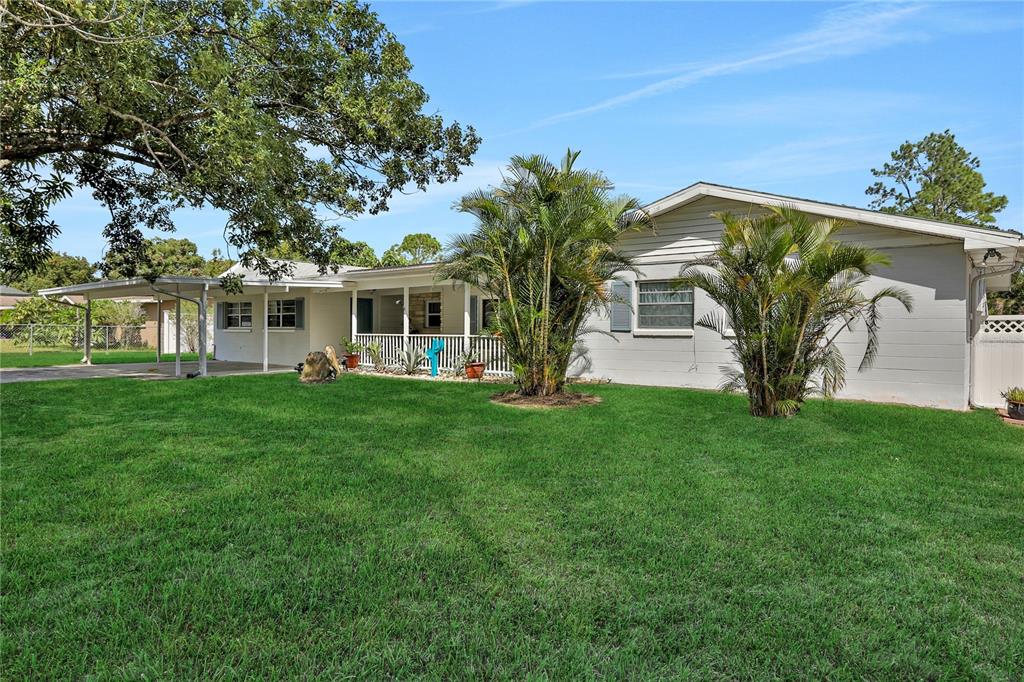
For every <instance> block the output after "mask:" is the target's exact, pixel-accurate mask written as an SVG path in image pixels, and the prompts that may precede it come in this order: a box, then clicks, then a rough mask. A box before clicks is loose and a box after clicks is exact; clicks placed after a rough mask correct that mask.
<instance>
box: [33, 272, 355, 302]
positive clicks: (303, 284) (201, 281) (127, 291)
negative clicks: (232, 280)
mask: <svg viewBox="0 0 1024 682" xmlns="http://www.w3.org/2000/svg"><path fill="white" fill-rule="evenodd" d="M348 286H349V288H351V283H349V285H348ZM242 287H243V289H244V288H247V287H257V288H259V290H260V291H263V290H264V289H266V290H268V291H271V292H276V291H287V290H288V288H291V287H294V288H302V289H344V288H346V284H345V282H340V281H329V280H304V279H289V280H286V281H280V282H272V281H270V280H268V279H243V280H242ZM204 288H205V289H206V291H207V293H208V294H209V295H210V296H213V297H217V296H225V295H227V294H226V292H225V291H224V289H223V288H222V287H221V282H220V279H219V278H217V277H178V276H166V277H157V278H156V279H155V280H153V281H150V280H148V279H145V278H143V277H133V278H130V279H110V280H102V281H99V282H86V283H85V284H72V285H69V286H65V287H53V288H50V289H40V290H39V295H40V296H42V297H43V298H49V297H51V296H67V295H72V296H74V295H79V296H88V297H89V298H91V299H101V298H128V297H146V298H153V297H154V296H157V295H160V294H165V293H166V292H173V293H176V294H181V295H184V296H194V295H198V294H199V293H200V292H201V291H202V290H203V289H204ZM161 290H162V291H161Z"/></svg>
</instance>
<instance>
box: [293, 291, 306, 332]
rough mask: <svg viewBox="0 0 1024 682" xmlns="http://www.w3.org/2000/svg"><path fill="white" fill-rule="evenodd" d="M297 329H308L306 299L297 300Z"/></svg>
mask: <svg viewBox="0 0 1024 682" xmlns="http://www.w3.org/2000/svg"><path fill="white" fill-rule="evenodd" d="M295 328H296V329H305V328H306V299H304V298H297V299H295Z"/></svg>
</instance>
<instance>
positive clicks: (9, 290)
mask: <svg viewBox="0 0 1024 682" xmlns="http://www.w3.org/2000/svg"><path fill="white" fill-rule="evenodd" d="M31 297H32V294H30V293H28V292H27V291H22V290H21V289H16V288H14V287H9V286H7V285H6V284H0V310H10V309H11V308H13V307H14V306H16V305H18V303H20V302H21V301H24V300H25V299H26V298H31Z"/></svg>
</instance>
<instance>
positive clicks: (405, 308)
mask: <svg viewBox="0 0 1024 682" xmlns="http://www.w3.org/2000/svg"><path fill="white" fill-rule="evenodd" d="M402 344H403V345H406V346H408V345H409V287H402Z"/></svg>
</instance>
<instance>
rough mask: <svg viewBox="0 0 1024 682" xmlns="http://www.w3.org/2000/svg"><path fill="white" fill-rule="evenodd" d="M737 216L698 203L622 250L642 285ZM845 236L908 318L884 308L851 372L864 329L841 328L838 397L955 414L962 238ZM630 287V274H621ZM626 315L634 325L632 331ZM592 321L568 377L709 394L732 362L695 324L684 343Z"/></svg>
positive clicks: (875, 232)
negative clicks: (879, 257) (908, 305)
mask: <svg viewBox="0 0 1024 682" xmlns="http://www.w3.org/2000/svg"><path fill="white" fill-rule="evenodd" d="M720 210H728V211H731V212H733V213H737V214H744V213H747V212H756V211H757V208H756V207H752V206H750V205H747V204H743V203H740V202H730V201H725V200H720V199H713V198H705V199H701V200H698V201H696V202H693V203H692V204H689V205H688V206H684V207H682V208H679V209H677V210H675V211H672V212H671V213H668V214H666V215H664V216H661V217H659V218H658V219H657V229H656V232H655V233H654V234H651V233H649V232H647V233H637V234H634V235H630V236H627V237H626V238H625V240H624V244H623V247H624V250H625V252H626V253H628V254H630V255H632V256H633V257H634V258H635V259H636V261H637V263H638V265H639V268H640V271H641V275H640V278H641V279H668V278H672V277H675V276H676V275H678V274H679V270H680V268H681V267H682V265H683V264H684V263H686V262H687V261H689V260H692V259H693V258H696V257H698V256H701V255H706V254H708V253H709V252H710V251H711V250H712V249H713V248H714V246H715V243H716V242H717V240H718V239H719V238H720V235H721V224H720V223H719V222H718V221H717V220H715V219H714V218H712V217H711V216H710V213H711V212H713V211H720ZM843 238H844V239H845V240H847V241H850V242H851V243H860V244H864V245H868V246H871V247H873V248H877V249H881V250H883V251H884V252H885V253H886V254H888V255H889V256H890V258H891V259H892V267H889V268H884V269H879V270H878V272H877V274H876V276H874V277H872V279H871V281H870V282H869V284H868V287H867V288H868V290H877V289H878V288H880V287H883V286H890V285H891V286H900V287H903V288H905V289H907V290H908V291H909V292H910V294H911V295H912V296H913V298H914V312H913V313H909V314H908V313H907V312H905V311H904V310H903V308H902V307H901V306H900V305H899V304H898V303H887V304H886V305H885V306H884V307H883V310H884V319H883V321H882V324H881V330H882V331H881V333H880V335H879V338H880V349H879V353H878V356H877V357H876V359H875V362H874V365H873V366H872V368H871V369H869V370H866V371H865V372H858V371H857V366H858V365H859V364H860V361H861V358H862V357H863V352H864V345H865V333H864V330H863V329H862V328H861V329H857V330H855V331H852V332H844V333H843V335H842V336H841V337H840V339H841V340H842V342H841V344H840V348H841V349H842V351H843V354H844V356H845V358H846V361H847V365H848V368H849V371H848V373H847V386H846V388H845V390H844V391H843V392H842V394H841V397H843V398H852V399H864V400H872V401H880V402H903V403H909V404H914V405H925V406H934V407H944V408H953V409H964V408H966V406H967V395H966V383H965V367H966V362H967V354H968V346H967V340H966V265H967V264H966V257H965V254H964V251H963V245H962V244H961V243H960V242H957V241H953V240H949V239H944V238H941V237H930V236H927V235H921V234H914V233H909V232H900V231H897V230H892V229H889V228H878V227H874V226H870V225H856V226H853V227H851V228H850V229H848V230H846V231H844V232H843ZM624 279H627V280H629V281H631V282H632V280H633V279H634V277H633V276H632V275H629V276H628V277H624ZM713 307H714V303H713V302H712V301H711V300H710V299H708V298H707V296H706V295H705V294H704V293H703V292H701V291H697V292H695V295H694V319H699V318H700V317H701V316H702V315H703V314H705V313H706V312H708V311H709V310H711V309H712V308H713ZM635 319H636V318H635V314H634V326H635ZM590 325H591V326H592V327H594V328H595V329H596V330H600V332H603V333H593V334H589V335H587V336H586V337H584V339H583V342H582V344H581V350H582V351H583V357H582V358H581V359H580V360H579V361H578V362H577V363H576V364H575V365H574V367H573V372H574V373H576V374H580V375H582V376H588V377H594V378H605V379H611V380H613V381H616V382H621V383H633V384H649V385H661V386H690V387H697V388H716V387H717V386H718V385H719V384H720V383H721V371H720V368H721V366H722V365H726V364H731V362H732V356H731V354H730V351H729V339H727V338H722V337H721V336H719V335H718V334H716V333H715V332H712V331H710V330H707V329H704V328H701V327H695V329H694V331H693V336H691V337H644V336H638V335H637V334H638V333H639V332H632V333H631V332H614V333H613V332H610V323H609V319H608V316H607V314H600V315H597V316H595V318H594V319H593V320H591V321H590Z"/></svg>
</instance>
